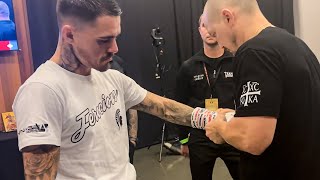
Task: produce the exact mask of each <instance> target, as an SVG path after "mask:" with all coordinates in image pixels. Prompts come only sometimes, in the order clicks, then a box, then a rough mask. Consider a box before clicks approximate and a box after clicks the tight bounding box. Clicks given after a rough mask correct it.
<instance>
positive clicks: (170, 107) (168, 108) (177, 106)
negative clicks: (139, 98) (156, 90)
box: [134, 93, 193, 126]
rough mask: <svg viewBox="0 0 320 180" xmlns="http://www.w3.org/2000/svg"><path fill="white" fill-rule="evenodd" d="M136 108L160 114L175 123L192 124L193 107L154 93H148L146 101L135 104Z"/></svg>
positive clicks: (162, 117) (155, 114)
mask: <svg viewBox="0 0 320 180" xmlns="http://www.w3.org/2000/svg"><path fill="white" fill-rule="evenodd" d="M134 109H137V110H140V111H144V112H146V113H149V114H152V115H154V116H158V117H159V118H161V119H164V120H166V121H169V122H172V123H175V124H180V125H183V126H191V114H192V111H193V108H192V107H189V106H186V105H184V104H181V103H178V102H176V101H173V100H170V99H167V98H163V97H161V96H158V95H155V94H152V93H148V94H147V97H146V98H145V99H144V101H143V102H142V103H140V104H138V105H137V106H135V107H134Z"/></svg>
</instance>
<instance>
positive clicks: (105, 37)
mask: <svg viewBox="0 0 320 180" xmlns="http://www.w3.org/2000/svg"><path fill="white" fill-rule="evenodd" d="M116 37H117V36H102V37H98V39H112V38H116Z"/></svg>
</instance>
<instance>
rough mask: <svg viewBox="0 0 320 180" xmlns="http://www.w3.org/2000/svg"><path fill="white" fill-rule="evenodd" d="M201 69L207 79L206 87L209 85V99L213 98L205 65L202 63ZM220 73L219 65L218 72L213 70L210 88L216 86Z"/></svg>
mask: <svg viewBox="0 0 320 180" xmlns="http://www.w3.org/2000/svg"><path fill="white" fill-rule="evenodd" d="M203 69H204V72H205V74H206V77H207V82H208V85H209V88H210V95H211V98H212V97H213V96H212V93H211V91H212V90H211V83H210V79H209V75H208V71H207V67H206V64H205V63H203ZM220 71H221V65H220V66H219V68H218V71H216V70H214V73H213V83H212V87H214V86H215V85H216V83H217V80H218V78H219V74H220Z"/></svg>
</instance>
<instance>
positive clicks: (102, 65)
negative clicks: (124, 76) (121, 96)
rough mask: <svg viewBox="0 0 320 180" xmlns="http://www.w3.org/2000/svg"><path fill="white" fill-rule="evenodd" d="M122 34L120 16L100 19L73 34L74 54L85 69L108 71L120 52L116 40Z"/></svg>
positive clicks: (83, 26)
mask: <svg viewBox="0 0 320 180" xmlns="http://www.w3.org/2000/svg"><path fill="white" fill-rule="evenodd" d="M120 32H121V27H120V16H101V17H98V18H97V19H96V21H95V22H94V23H92V24H85V25H82V27H81V28H79V30H77V31H75V32H74V33H73V39H74V41H73V43H71V45H72V47H73V51H74V52H73V53H74V54H75V56H76V57H77V58H78V59H79V61H80V62H81V63H82V64H83V65H84V66H85V67H87V68H93V69H96V70H98V71H101V72H103V71H106V70H107V69H109V68H110V61H112V56H113V55H114V54H115V53H117V52H118V45H117V42H116V38H117V36H118V35H119V34H120Z"/></svg>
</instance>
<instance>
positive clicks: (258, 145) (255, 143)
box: [243, 139, 272, 156]
mask: <svg viewBox="0 0 320 180" xmlns="http://www.w3.org/2000/svg"><path fill="white" fill-rule="evenodd" d="M271 142H272V139H271V140H266V139H264V140H253V139H247V140H246V143H244V147H243V151H245V152H247V153H250V154H252V155H255V156H259V155H261V154H262V153H263V152H264V151H265V150H266V149H267V148H268V147H269V146H270V144H271Z"/></svg>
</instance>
